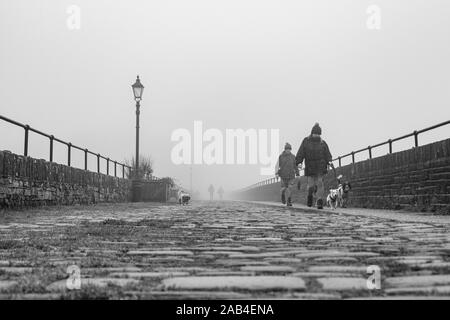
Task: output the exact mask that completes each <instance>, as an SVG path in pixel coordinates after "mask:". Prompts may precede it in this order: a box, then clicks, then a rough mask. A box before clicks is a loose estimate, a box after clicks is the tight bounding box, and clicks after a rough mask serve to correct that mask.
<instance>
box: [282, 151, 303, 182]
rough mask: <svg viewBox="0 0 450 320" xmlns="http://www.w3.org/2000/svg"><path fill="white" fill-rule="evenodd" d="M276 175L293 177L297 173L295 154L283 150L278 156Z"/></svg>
mask: <svg viewBox="0 0 450 320" xmlns="http://www.w3.org/2000/svg"><path fill="white" fill-rule="evenodd" d="M278 168H279V169H278V175H279V176H280V178H281V179H294V178H295V175H296V174H298V168H297V165H296V164H295V156H294V155H293V154H292V153H291V152H290V151H286V150H285V151H283V153H282V154H281V155H280V156H279V157H278Z"/></svg>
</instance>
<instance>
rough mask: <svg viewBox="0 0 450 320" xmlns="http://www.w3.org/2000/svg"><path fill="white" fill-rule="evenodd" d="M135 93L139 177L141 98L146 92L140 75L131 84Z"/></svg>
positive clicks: (136, 170) (136, 174) (136, 173)
mask: <svg viewBox="0 0 450 320" xmlns="http://www.w3.org/2000/svg"><path fill="white" fill-rule="evenodd" d="M131 88H132V89H133V94H134V100H135V101H136V158H135V165H136V168H135V169H134V170H135V178H139V115H140V113H141V111H140V108H141V100H142V93H143V92H144V86H143V85H142V83H141V80H140V79H139V76H137V78H136V82H135V83H134V84H132V85H131Z"/></svg>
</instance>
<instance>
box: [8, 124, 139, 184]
mask: <svg viewBox="0 0 450 320" xmlns="http://www.w3.org/2000/svg"><path fill="white" fill-rule="evenodd" d="M0 120H3V121H5V122H8V123H11V124H13V125H15V126H18V127H21V128H23V129H24V130H25V136H24V146H23V155H24V156H26V157H28V137H29V134H30V132H34V133H37V134H38V135H41V136H43V137H46V138H48V139H49V143H50V145H49V148H50V150H49V151H50V154H49V161H50V162H53V145H54V142H55V141H56V142H59V143H61V144H64V145H66V146H67V165H68V166H69V167H70V166H71V158H72V149H77V150H80V151H82V152H84V170H87V169H88V154H91V155H93V156H95V157H97V172H98V173H100V159H104V160H106V175H109V171H110V170H109V169H110V168H109V164H110V163H111V164H113V165H114V177H117V166H121V167H122V178H125V168H127V169H128V170H131V169H132V168H131V167H130V166H128V165H126V164H124V163H120V162H117V161H114V160H111V159H110V158H107V157H104V156H102V155H101V154H99V153H95V152H92V151H90V150H88V149H86V148H81V147H79V146H76V145H74V144H72V143H71V142H66V141H64V140H61V139H59V138H56V137H55V136H53V135H50V134H47V133H44V132H42V131H39V130H37V129H35V128H32V127H30V126H29V125H27V124H22V123H20V122H17V121H14V120H11V119H9V118H6V117H4V116H2V115H0Z"/></svg>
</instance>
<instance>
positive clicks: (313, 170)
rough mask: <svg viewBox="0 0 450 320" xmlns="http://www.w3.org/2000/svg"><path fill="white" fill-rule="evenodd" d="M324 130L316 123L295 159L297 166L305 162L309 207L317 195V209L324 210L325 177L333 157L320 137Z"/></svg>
mask: <svg viewBox="0 0 450 320" xmlns="http://www.w3.org/2000/svg"><path fill="white" fill-rule="evenodd" d="M321 134H322V129H321V128H320V126H319V124H318V123H316V124H315V125H314V127H313V128H312V130H311V135H310V136H308V137H306V138H305V139H304V140H303V142H302V144H301V146H300V148H299V149H298V152H297V155H296V157H295V159H296V161H295V163H296V165H301V164H302V163H303V160H304V161H305V176H306V177H307V183H308V189H307V190H308V198H307V204H308V207H312V205H313V196H314V194H316V193H317V203H316V205H317V208H318V209H323V203H324V199H325V189H324V185H323V176H324V175H325V174H326V173H327V171H328V165H329V164H330V163H331V160H332V156H331V153H330V149H329V148H328V145H327V143H326V142H325V141H324V140H322V138H321V137H320V136H321Z"/></svg>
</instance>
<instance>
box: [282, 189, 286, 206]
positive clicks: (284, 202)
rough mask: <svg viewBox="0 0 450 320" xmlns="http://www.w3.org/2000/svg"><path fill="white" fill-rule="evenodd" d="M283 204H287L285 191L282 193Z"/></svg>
mask: <svg viewBox="0 0 450 320" xmlns="http://www.w3.org/2000/svg"><path fill="white" fill-rule="evenodd" d="M281 203H282V204H286V196H285V195H284V191H283V192H282V193H281Z"/></svg>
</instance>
